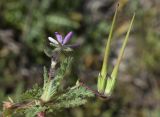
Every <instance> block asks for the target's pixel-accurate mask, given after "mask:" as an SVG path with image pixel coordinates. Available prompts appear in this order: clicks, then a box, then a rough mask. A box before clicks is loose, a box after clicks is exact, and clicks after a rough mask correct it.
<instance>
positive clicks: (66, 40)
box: [62, 32, 73, 45]
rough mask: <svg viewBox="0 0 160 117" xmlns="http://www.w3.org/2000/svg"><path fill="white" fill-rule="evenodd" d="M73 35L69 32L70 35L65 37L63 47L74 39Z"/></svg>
mask: <svg viewBox="0 0 160 117" xmlns="http://www.w3.org/2000/svg"><path fill="white" fill-rule="evenodd" d="M72 35H73V32H69V33H68V34H67V35H66V36H65V38H64V40H63V43H62V45H64V44H66V43H67V42H68V41H69V40H70V39H71V38H72Z"/></svg>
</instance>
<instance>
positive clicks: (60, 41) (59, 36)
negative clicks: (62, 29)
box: [55, 32, 63, 44]
mask: <svg viewBox="0 0 160 117" xmlns="http://www.w3.org/2000/svg"><path fill="white" fill-rule="evenodd" d="M55 35H56V38H57V40H58V42H59V43H61V44H62V41H63V40H62V35H60V34H59V33H58V32H55Z"/></svg>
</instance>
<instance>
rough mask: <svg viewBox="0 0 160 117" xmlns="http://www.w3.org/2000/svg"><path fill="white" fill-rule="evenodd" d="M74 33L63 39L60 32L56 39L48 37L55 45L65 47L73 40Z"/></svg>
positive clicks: (56, 33) (56, 34)
mask: <svg viewBox="0 0 160 117" xmlns="http://www.w3.org/2000/svg"><path fill="white" fill-rule="evenodd" d="M72 35H73V32H69V33H68V34H67V35H66V36H65V37H64V39H63V37H62V35H61V34H59V33H58V32H55V36H56V39H54V38H52V37H48V39H49V41H50V42H51V43H53V44H56V45H58V44H60V45H61V46H64V45H65V44H66V43H67V42H68V41H69V40H70V39H71V38H72Z"/></svg>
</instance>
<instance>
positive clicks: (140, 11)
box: [0, 0, 160, 117]
mask: <svg viewBox="0 0 160 117" xmlns="http://www.w3.org/2000/svg"><path fill="white" fill-rule="evenodd" d="M117 2H119V4H120V6H119V13H118V17H117V21H116V26H115V29H114V36H113V38H114V39H113V41H112V48H111V54H110V61H109V64H110V67H109V70H110V72H111V70H112V68H113V66H114V64H115V61H116V58H117V55H118V52H119V49H120V47H121V45H122V41H123V39H124V35H125V33H126V31H127V29H128V25H129V22H130V20H131V17H132V15H133V13H134V12H135V13H136V18H135V21H134V25H133V28H132V32H131V35H130V39H129V42H128V44H127V48H126V50H125V55H124V57H123V61H122V63H121V66H120V71H119V77H118V82H117V86H116V89H115V91H114V93H113V95H112V98H111V99H110V100H106V101H105V100H102V99H99V98H94V99H90V100H89V101H88V103H87V104H85V105H83V106H80V107H77V108H71V109H65V110H63V111H61V112H58V113H57V114H56V115H55V116H56V117H160V8H159V6H160V1H159V0H119V1H118V0H117V1H116V0H0V100H1V102H0V103H1V105H2V101H4V100H6V99H7V96H11V97H12V98H13V99H16V100H17V99H18V98H19V95H20V94H21V93H22V92H24V91H25V90H26V89H29V88H31V87H32V86H33V85H34V84H35V83H37V84H39V85H41V84H42V75H43V66H44V65H45V66H47V67H49V65H50V58H49V57H47V56H46V55H45V54H44V52H43V51H44V49H45V48H46V47H47V46H48V39H47V37H49V36H52V37H54V32H56V31H57V32H60V33H61V34H62V35H65V34H66V33H67V32H69V31H73V32H74V37H73V39H72V40H71V42H70V43H81V46H80V47H79V48H77V49H75V51H74V52H73V56H74V58H75V59H74V64H73V65H72V70H71V72H70V73H69V74H68V75H66V79H67V83H69V84H70V85H73V84H74V83H75V82H76V80H77V79H78V78H79V79H81V80H82V81H83V82H84V83H85V84H87V85H89V86H91V87H92V88H94V89H96V81H97V76H98V73H99V71H100V69H101V65H102V61H103V54H104V48H105V44H106V41H107V37H108V33H109V28H110V26H111V21H112V18H113V15H114V12H115V7H116V5H117ZM110 72H109V73H110ZM65 82H66V81H64V83H65ZM0 110H2V106H1V109H0ZM51 116H53V115H51Z"/></svg>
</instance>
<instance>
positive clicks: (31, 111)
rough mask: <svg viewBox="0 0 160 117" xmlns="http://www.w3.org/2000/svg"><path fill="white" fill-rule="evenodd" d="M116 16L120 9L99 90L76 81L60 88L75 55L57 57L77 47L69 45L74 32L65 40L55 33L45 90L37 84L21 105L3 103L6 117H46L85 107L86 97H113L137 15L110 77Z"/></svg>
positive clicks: (51, 43)
mask: <svg viewBox="0 0 160 117" xmlns="http://www.w3.org/2000/svg"><path fill="white" fill-rule="evenodd" d="M116 15H117V10H116V12H115V15H114V18H113V22H112V25H111V29H110V33H109V37H108V41H107V45H106V49H105V54H104V59H103V65H102V69H101V71H100V73H99V76H98V79H97V80H98V81H97V90H93V89H91V88H89V87H88V86H86V85H85V84H83V83H82V82H79V81H77V82H76V84H75V85H74V86H71V87H68V88H63V89H61V88H60V86H61V83H62V80H63V79H64V76H65V73H66V71H68V70H69V68H70V65H71V62H72V59H73V58H72V56H65V59H64V60H62V61H60V60H59V59H58V58H59V56H60V55H61V53H63V52H68V51H73V49H72V48H73V47H76V46H77V44H75V45H66V44H67V43H68V42H69V40H70V39H71V38H72V35H73V32H69V33H68V34H67V35H66V36H65V37H64V38H63V37H62V35H60V34H59V33H58V32H55V36H56V39H54V38H52V37H48V39H49V41H50V45H51V46H53V47H55V48H54V51H53V54H51V56H50V57H51V66H50V70H49V72H48V70H47V68H46V67H44V75H43V78H44V82H43V87H41V86H38V85H35V86H34V87H33V88H32V89H30V90H27V91H26V92H25V93H24V94H23V95H22V96H21V100H20V101H18V102H16V101H13V100H12V98H10V97H9V98H8V101H4V104H3V116H4V117H10V116H11V115H13V114H15V115H16V114H21V115H24V114H25V115H26V117H34V116H37V117H45V115H46V113H50V112H56V111H57V110H60V109H63V108H69V107H75V106H79V105H82V104H85V103H86V102H87V98H90V97H93V96H95V94H96V95H98V96H101V97H103V98H108V97H109V96H110V95H111V94H112V92H113V89H114V87H115V84H116V79H117V75H118V69H119V65H120V62H121V60H122V56H123V53H124V49H125V47H126V44H127V41H128V37H129V33H130V30H131V26H132V23H133V20H134V17H135V15H133V18H132V20H131V23H130V26H129V29H128V31H127V34H126V36H125V39H124V42H123V45H122V48H121V51H120V54H119V56H118V60H117V63H116V65H115V67H114V69H113V71H112V73H111V76H107V74H108V73H107V72H108V70H107V69H108V58H109V51H110V43H111V39H112V32H113V27H114V24H115V19H116ZM57 63H60V67H58V68H57V67H56V65H57Z"/></svg>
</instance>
